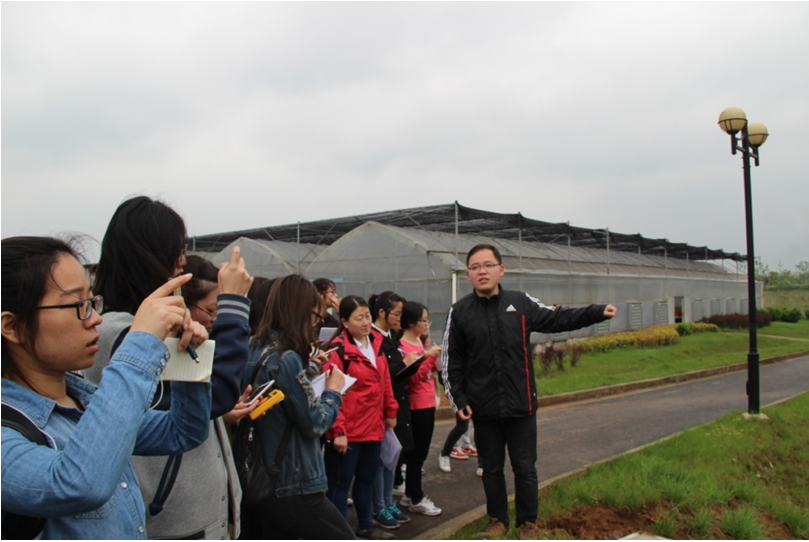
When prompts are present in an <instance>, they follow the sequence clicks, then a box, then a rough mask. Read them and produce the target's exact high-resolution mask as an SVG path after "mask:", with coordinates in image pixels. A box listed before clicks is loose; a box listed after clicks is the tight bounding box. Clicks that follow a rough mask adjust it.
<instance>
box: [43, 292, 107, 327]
mask: <svg viewBox="0 0 809 542" xmlns="http://www.w3.org/2000/svg"><path fill="white" fill-rule="evenodd" d="M71 308H75V309H76V317H77V318H78V319H79V320H82V321H84V320H87V319H89V318H90V316H92V315H93V310H95V311H96V312H97V313H99V314H101V311H102V310H104V296H102V295H97V296H95V297H91V298H90V299H82V300H80V301H76V302H75V303H68V304H66V305H45V306H42V307H37V310H39V309H71Z"/></svg>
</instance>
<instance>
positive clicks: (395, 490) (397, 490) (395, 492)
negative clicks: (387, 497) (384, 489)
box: [393, 482, 405, 497]
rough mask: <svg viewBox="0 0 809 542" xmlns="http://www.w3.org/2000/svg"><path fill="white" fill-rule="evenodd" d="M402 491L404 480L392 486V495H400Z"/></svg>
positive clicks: (403, 489) (402, 493)
mask: <svg viewBox="0 0 809 542" xmlns="http://www.w3.org/2000/svg"><path fill="white" fill-rule="evenodd" d="M404 491H405V483H404V482H402V483H401V484H399V485H398V486H393V496H394V497H401V496H402V495H404Z"/></svg>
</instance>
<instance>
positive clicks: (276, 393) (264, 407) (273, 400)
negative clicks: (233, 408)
mask: <svg viewBox="0 0 809 542" xmlns="http://www.w3.org/2000/svg"><path fill="white" fill-rule="evenodd" d="M283 400H284V392H282V391H281V390H272V391H271V392H270V393H269V395H267V397H265V398H264V399H262V400H261V401H259V403H258V406H257V407H256V408H254V409H253V411H252V412H251V413H250V414H249V416H250V419H251V420H255V419H256V418H258V417H259V416H261V415H262V414H264V413H265V412H267V411H268V410H270V409H271V408H272V407H274V406H275V405H277V404H278V403H280V402H281V401H283Z"/></svg>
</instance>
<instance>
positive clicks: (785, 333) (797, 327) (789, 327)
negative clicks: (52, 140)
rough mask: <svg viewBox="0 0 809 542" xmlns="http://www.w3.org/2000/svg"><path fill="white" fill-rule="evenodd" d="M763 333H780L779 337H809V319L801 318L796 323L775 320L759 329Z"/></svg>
mask: <svg viewBox="0 0 809 542" xmlns="http://www.w3.org/2000/svg"><path fill="white" fill-rule="evenodd" d="M758 332H759V334H762V335H778V336H779V337H798V338H801V339H809V320H799V321H798V322H796V323H794V324H789V323H787V322H773V323H772V324H770V325H768V326H767V327H763V328H761V329H759V330H758Z"/></svg>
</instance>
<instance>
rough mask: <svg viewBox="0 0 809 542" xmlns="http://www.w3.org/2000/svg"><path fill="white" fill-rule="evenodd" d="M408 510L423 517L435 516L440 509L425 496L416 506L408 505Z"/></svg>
mask: <svg viewBox="0 0 809 542" xmlns="http://www.w3.org/2000/svg"><path fill="white" fill-rule="evenodd" d="M408 510H410V511H411V512H416V513H417V514H423V515H425V516H437V515H439V514H440V513H441V509H440V508H438V507H437V506H436V505H435V504H433V501H431V500H430V499H429V498H427V496H426V495H425V496H424V498H423V499H421V502H420V503H418V504H412V503H411V504H410V506H409V507H408Z"/></svg>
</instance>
